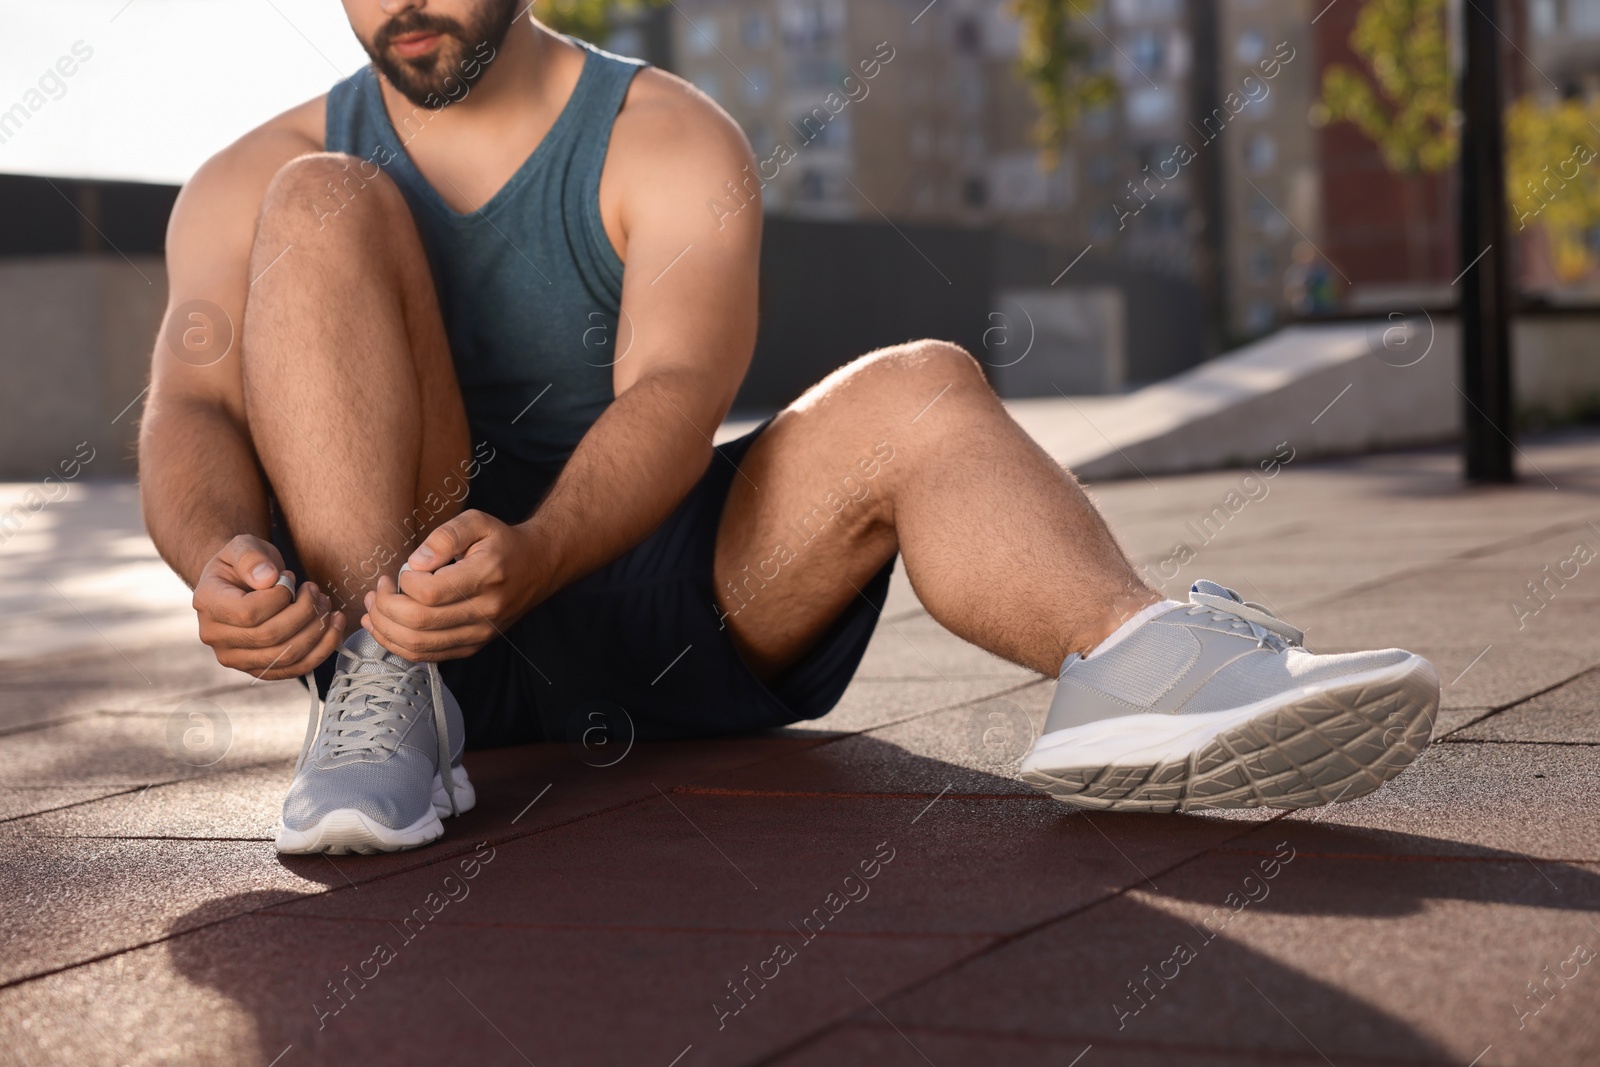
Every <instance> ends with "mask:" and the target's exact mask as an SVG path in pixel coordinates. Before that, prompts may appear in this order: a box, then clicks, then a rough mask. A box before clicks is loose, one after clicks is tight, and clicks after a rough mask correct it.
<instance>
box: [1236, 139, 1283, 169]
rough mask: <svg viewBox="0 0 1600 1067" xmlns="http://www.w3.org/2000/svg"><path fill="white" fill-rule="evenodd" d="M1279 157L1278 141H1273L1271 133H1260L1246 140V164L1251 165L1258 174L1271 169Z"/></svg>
mask: <svg viewBox="0 0 1600 1067" xmlns="http://www.w3.org/2000/svg"><path fill="white" fill-rule="evenodd" d="M1277 159H1278V145H1277V142H1275V141H1273V139H1272V138H1271V137H1270V136H1269V135H1267V134H1264V133H1258V134H1256V135H1255V136H1254V137H1252V138H1250V140H1248V141H1246V142H1245V146H1244V162H1245V166H1247V167H1249V168H1250V169H1251V170H1253V171H1255V172H1256V173H1257V174H1259V173H1261V172H1262V171H1264V170H1270V169H1271V168H1272V164H1273V163H1275V162H1277Z"/></svg>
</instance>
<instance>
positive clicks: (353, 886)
mask: <svg viewBox="0 0 1600 1067" xmlns="http://www.w3.org/2000/svg"><path fill="white" fill-rule="evenodd" d="M317 855H319V856H321V857H322V858H323V859H325V860H327V861H328V866H330V867H332V868H333V869H334V870H336V871H339V865H338V864H337V863H335V862H333V857H332V856H330V855H328V854H327V853H326V852H319V853H317ZM339 877H340V878H343V879H344V880H345V881H347V882H350V876H349V875H348V874H345V873H344V872H343V871H339ZM350 888H351V889H358V888H359V887H358V886H357V885H356V884H355V883H354V882H350Z"/></svg>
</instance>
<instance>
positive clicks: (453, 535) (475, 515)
mask: <svg viewBox="0 0 1600 1067" xmlns="http://www.w3.org/2000/svg"><path fill="white" fill-rule="evenodd" d="M494 525H495V520H494V519H493V518H491V517H490V516H488V515H485V514H484V513H483V512H481V511H463V512H462V513H461V514H459V515H457V516H456V517H455V518H453V519H451V520H450V521H449V522H446V523H442V524H440V525H439V526H438V528H436V529H435V530H434V531H433V532H432V533H431V534H429V535H428V536H427V539H426V540H424V541H423V542H422V544H420V545H418V546H417V547H416V549H415V550H414V551H413V552H412V553H411V557H410V558H409V559H407V560H406V562H407V563H409V564H411V569H412V570H415V571H434V570H438V569H439V568H440V567H442V566H444V565H445V564H446V563H449V562H450V561H451V560H453V559H455V558H456V557H458V556H460V555H462V554H463V553H465V552H466V551H467V549H469V548H471V547H472V546H473V545H474V544H476V543H477V542H478V541H481V540H482V539H483V538H485V537H487V536H488V534H489V531H490V530H492V529H493V528H494Z"/></svg>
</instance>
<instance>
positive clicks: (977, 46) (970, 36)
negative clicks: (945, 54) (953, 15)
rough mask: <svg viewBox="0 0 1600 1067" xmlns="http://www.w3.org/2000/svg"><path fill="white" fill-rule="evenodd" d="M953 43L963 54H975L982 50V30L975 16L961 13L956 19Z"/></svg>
mask: <svg viewBox="0 0 1600 1067" xmlns="http://www.w3.org/2000/svg"><path fill="white" fill-rule="evenodd" d="M955 45H956V51H957V52H959V53H961V54H962V55H964V56H975V55H977V54H978V53H979V52H980V51H982V50H983V32H982V30H981V29H980V28H979V26H978V20H977V19H976V18H974V17H973V16H971V15H963V16H962V17H961V18H959V19H957V20H956V29H955Z"/></svg>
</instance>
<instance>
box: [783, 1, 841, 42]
mask: <svg viewBox="0 0 1600 1067" xmlns="http://www.w3.org/2000/svg"><path fill="white" fill-rule="evenodd" d="M778 26H779V30H780V32H781V33H782V34H783V42H784V44H787V45H790V46H791V47H795V48H820V47H822V46H823V45H826V44H829V43H831V42H832V41H834V40H836V39H837V38H839V37H840V36H842V35H843V33H844V0H784V2H783V6H782V7H781V8H780V9H779V11H778Z"/></svg>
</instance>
